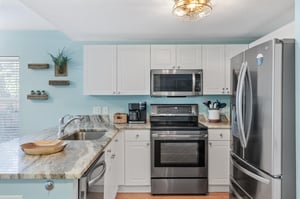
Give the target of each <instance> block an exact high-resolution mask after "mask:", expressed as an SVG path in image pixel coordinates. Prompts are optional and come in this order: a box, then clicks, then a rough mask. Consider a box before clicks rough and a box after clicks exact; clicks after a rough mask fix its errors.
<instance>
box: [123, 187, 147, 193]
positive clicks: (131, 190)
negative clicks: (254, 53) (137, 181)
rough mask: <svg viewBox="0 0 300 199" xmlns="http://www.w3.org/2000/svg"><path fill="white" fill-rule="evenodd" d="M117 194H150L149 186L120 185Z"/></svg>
mask: <svg viewBox="0 0 300 199" xmlns="http://www.w3.org/2000/svg"><path fill="white" fill-rule="evenodd" d="M118 192H123V193H134V192H136V193H150V192H151V186H126V185H121V186H119V189H118Z"/></svg>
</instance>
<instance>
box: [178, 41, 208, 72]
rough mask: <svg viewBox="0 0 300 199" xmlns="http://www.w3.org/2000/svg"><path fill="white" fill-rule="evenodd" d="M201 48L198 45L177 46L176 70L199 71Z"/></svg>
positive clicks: (200, 66)
mask: <svg viewBox="0 0 300 199" xmlns="http://www.w3.org/2000/svg"><path fill="white" fill-rule="evenodd" d="M201 51H202V47H201V46H200V45H178V46H177V56H176V57H177V68H178V69H201V68H202V59H201V57H202V55H201Z"/></svg>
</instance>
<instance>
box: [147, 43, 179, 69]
mask: <svg viewBox="0 0 300 199" xmlns="http://www.w3.org/2000/svg"><path fill="white" fill-rule="evenodd" d="M175 66H176V45H151V69H164V68H173V67H175Z"/></svg>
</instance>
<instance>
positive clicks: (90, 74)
mask: <svg viewBox="0 0 300 199" xmlns="http://www.w3.org/2000/svg"><path fill="white" fill-rule="evenodd" d="M84 94H85V95H149V94H150V45H122V46H116V45H86V46H84Z"/></svg>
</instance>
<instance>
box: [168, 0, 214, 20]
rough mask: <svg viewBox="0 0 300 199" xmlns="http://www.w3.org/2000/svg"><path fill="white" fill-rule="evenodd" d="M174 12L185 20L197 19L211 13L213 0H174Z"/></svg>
mask: <svg viewBox="0 0 300 199" xmlns="http://www.w3.org/2000/svg"><path fill="white" fill-rule="evenodd" d="M174 2H175V4H174V6H173V14H174V15H175V16H177V17H180V18H182V19H184V20H190V21H195V20H198V19H200V18H202V17H205V16H208V15H209V14H210V13H211V10H212V6H211V0H174Z"/></svg>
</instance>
